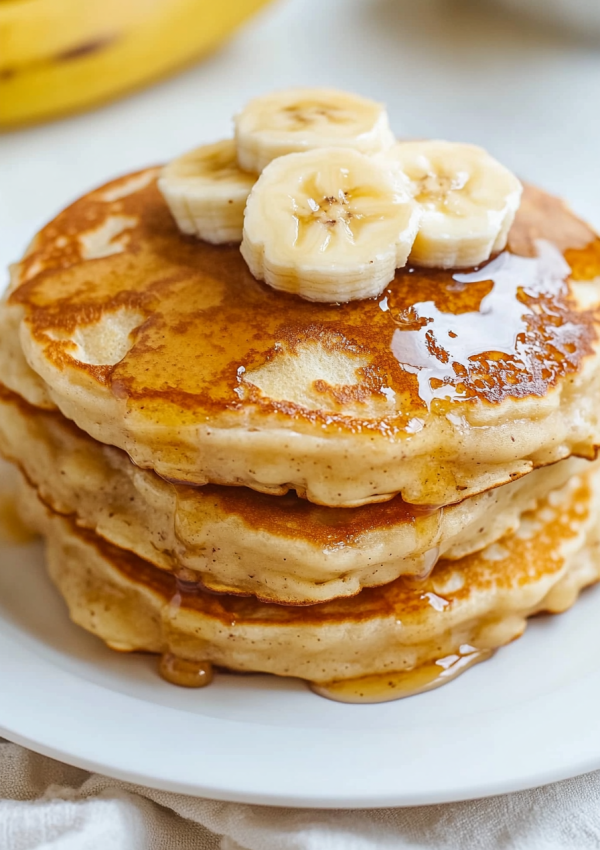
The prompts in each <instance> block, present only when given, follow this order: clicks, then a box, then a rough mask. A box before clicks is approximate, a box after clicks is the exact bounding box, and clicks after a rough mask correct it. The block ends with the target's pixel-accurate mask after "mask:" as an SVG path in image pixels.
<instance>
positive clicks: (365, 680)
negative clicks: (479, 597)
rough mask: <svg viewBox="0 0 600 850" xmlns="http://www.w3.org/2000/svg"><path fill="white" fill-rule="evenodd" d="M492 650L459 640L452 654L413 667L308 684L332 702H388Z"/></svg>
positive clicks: (426, 687)
mask: <svg viewBox="0 0 600 850" xmlns="http://www.w3.org/2000/svg"><path fill="white" fill-rule="evenodd" d="M493 654H494V653H493V650H491V649H482V650H478V649H475V647H474V646H469V645H468V644H463V645H462V646H460V647H459V648H458V650H457V651H456V652H455V653H453V654H452V655H447V656H445V657H444V658H439V659H438V660H437V661H432V662H431V663H429V664H423V665H422V666H420V667H415V669H414V670H403V671H401V672H399V673H394V672H392V673H382V674H379V675H377V676H364V677H362V678H360V679H345V680H342V681H338V682H327V683H326V684H317V683H314V682H313V683H312V684H311V686H310V688H311V690H312V691H314V692H315V693H316V694H319V696H322V697H326V698H327V699H331V700H333V701H334V702H349V703H364V704H368V703H379V702H391V701H393V700H397V699H403V698H404V697H412V696H416V695H417V694H423V693H425V692H426V691H432V690H433V689H434V688H439V687H441V685H446V684H447V683H448V682H451V681H452V679H456V677H457V676H460V674H461V673H464V672H465V671H466V670H468V669H469V668H470V667H473V666H474V665H475V664H479V662H480V661H486V660H487V659H488V658H491V656H492V655H493Z"/></svg>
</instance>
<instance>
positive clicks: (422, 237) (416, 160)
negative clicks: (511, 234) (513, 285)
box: [377, 141, 523, 269]
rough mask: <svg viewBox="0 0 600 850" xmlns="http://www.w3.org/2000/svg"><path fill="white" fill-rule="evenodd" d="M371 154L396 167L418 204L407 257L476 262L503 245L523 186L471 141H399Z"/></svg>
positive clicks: (419, 261)
mask: <svg viewBox="0 0 600 850" xmlns="http://www.w3.org/2000/svg"><path fill="white" fill-rule="evenodd" d="M377 159H379V160H381V161H384V162H387V163H392V164H394V165H395V166H396V167H399V168H400V169H401V170H402V172H403V173H404V174H406V176H407V177H408V178H409V180H410V184H411V193H412V195H413V197H414V198H415V200H416V201H417V203H418V204H419V206H420V207H421V209H422V215H421V223H420V226H419V232H418V234H417V238H416V239H415V244H414V245H413V249H412V252H411V255H410V262H411V263H415V265H419V266H430V267H431V266H434V267H437V268H443V269H447V268H461V267H468V266H476V265H479V263H482V262H484V261H485V260H487V259H488V258H489V257H490V255H491V254H493V253H495V252H497V251H501V250H503V249H504V248H505V246H506V240H507V238H508V231H509V230H510V226H511V225H512V223H513V220H514V217H515V213H516V211H517V209H518V207H519V204H520V201H521V192H522V190H523V187H522V186H521V184H520V182H519V181H518V180H517V178H516V177H515V175H514V174H513V173H512V172H511V171H509V170H508V169H507V168H505V167H504V166H503V165H501V164H500V163H499V162H498V161H497V160H495V159H494V158H493V157H492V156H490V154H489V153H487V151H485V150H483V148H479V147H477V146H476V145H464V144H456V143H454V142H439V141H431V142H427V141H425V142H401V143H399V144H396V145H395V146H394V147H393V148H391V149H390V150H389V151H387V152H385V153H383V154H381V155H380V156H379V157H377Z"/></svg>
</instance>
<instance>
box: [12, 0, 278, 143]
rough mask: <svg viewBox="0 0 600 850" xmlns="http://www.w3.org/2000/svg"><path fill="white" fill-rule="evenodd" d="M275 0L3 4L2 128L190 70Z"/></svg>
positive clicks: (25, 0) (33, 0)
mask: <svg viewBox="0 0 600 850" xmlns="http://www.w3.org/2000/svg"><path fill="white" fill-rule="evenodd" d="M266 2H268V0H1V1H0V128H2V129H7V128H10V127H12V126H15V125H18V124H24V123H29V122H33V121H41V120H44V119H47V118H51V117H53V116H57V115H61V114H65V113H68V112H72V111H77V110H81V109H86V108H89V107H91V106H94V105H96V104H98V103H101V102H102V101H106V100H109V99H110V98H113V97H116V96H118V95H120V94H124V93H125V92H127V91H130V90H132V89H135V88H138V87H140V86H142V85H144V84H146V83H148V82H151V81H152V80H156V79H158V78H160V77H162V76H165V75H166V74H169V73H170V72H173V71H175V70H177V69H178V68H181V67H183V66H185V65H186V64H189V63H191V62H192V61H194V60H195V59H197V58H198V57H199V56H201V55H202V54H203V53H206V52H208V51H209V50H211V49H213V48H214V47H216V46H217V45H218V43H219V42H220V41H222V40H223V39H225V38H226V37H227V35H229V33H230V32H231V31H232V30H233V29H235V27H236V26H237V25H238V24H240V23H241V22H242V21H243V20H244V19H245V18H247V17H248V16H250V15H251V14H252V13H253V12H255V11H256V10H257V9H258V8H259V7H261V6H263V5H265V3H266Z"/></svg>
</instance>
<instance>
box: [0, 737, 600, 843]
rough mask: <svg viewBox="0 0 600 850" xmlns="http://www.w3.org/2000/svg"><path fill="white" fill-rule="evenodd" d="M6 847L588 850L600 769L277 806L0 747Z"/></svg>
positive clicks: (598, 813) (595, 824)
mask: <svg viewBox="0 0 600 850" xmlns="http://www.w3.org/2000/svg"><path fill="white" fill-rule="evenodd" d="M0 848H1V850H379V848H381V850H392V848H394V850H402V848H410V850H429V848H435V850H437V848H444V850H500V848H502V850H508V848H515V850H563V848H564V850H588V848H600V771H599V772H597V773H589V774H586V775H585V776H581V777H579V778H578V779H570V780H567V781H565V782H559V783H556V784H554V785H549V786H547V787H545V788H537V789H535V790H533V791H524V792H520V793H517V794H508V795H506V796H504V797H493V798H490V799H487V800H476V801H473V802H468V803H454V804H449V805H443V806H423V807H421V808H410V809H377V810H375V809H371V810H366V811H325V810H307V809H296V810H294V809H278V808H272V807H267V806H245V805H239V804H236V803H217V802H214V801H211V800H201V799H195V798H193V797H186V796H183V795H180V794H169V793H166V792H163V791H153V790H151V789H149V788H141V787H139V786H136V785H131V784H128V783H126V782H118V781H116V780H114V779H109V778H107V777H105V776H98V775H95V774H90V773H87V772H86V771H84V770H79V769H78V768H74V767H68V766H67V765H64V764H61V763H60V762H57V761H54V760H53V759H49V758H45V757H44V756H39V755H36V754H34V753H31V752H29V751H28V750H25V749H23V748H22V747H18V746H16V745H15V744H10V743H8V742H2V741H1V739H0Z"/></svg>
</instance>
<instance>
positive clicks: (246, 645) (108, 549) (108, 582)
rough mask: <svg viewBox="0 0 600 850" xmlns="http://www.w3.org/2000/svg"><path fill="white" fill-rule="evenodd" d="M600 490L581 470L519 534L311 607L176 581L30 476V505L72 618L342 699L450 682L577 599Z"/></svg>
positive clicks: (141, 643) (144, 645) (136, 641)
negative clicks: (424, 573) (46, 501)
mask: <svg viewBox="0 0 600 850" xmlns="http://www.w3.org/2000/svg"><path fill="white" fill-rule="evenodd" d="M599 493H600V476H599V473H598V472H597V471H596V472H593V473H589V474H588V475H587V476H582V477H575V478H574V479H572V480H571V482H569V484H567V485H566V486H565V487H564V488H562V489H561V490H559V491H554V492H553V493H551V494H549V496H548V498H547V499H546V500H545V501H544V502H543V503H542V504H541V505H540V506H539V507H538V508H537V509H536V510H535V511H534V512H531V513H530V514H529V515H528V516H527V517H526V519H525V521H524V522H523V523H522V525H521V528H520V530H519V532H518V533H517V534H514V535H509V536H506V537H504V538H502V540H501V541H500V542H498V543H494V544H492V545H491V546H490V547H488V548H486V549H485V550H483V551H482V552H480V553H477V554H474V555H470V556H468V557H466V558H464V559H463V560H461V561H458V562H452V561H441V562H440V563H439V564H438V566H437V567H436V569H435V571H434V573H433V574H432V576H431V577H430V578H429V579H427V580H426V581H424V582H418V583H414V582H410V583H408V584H407V580H406V579H398V580H397V581H396V582H393V583H391V584H389V585H387V586H385V587H382V588H375V589H367V590H364V591H363V592H362V593H360V594H359V595H358V596H356V597H354V598H352V599H344V600H337V601H334V602H328V603H325V604H323V605H314V606H309V607H289V606H281V605H268V604H264V603H261V602H257V601H256V600H253V599H243V598H239V597H233V596H219V595H214V594H208V593H206V592H204V591H203V590H202V589H201V588H199V587H198V586H195V585H194V584H193V583H191V582H181V581H179V582H178V581H177V580H176V578H175V577H174V576H173V575H172V574H170V573H167V572H165V571H163V570H159V569H156V567H153V566H152V565H150V564H149V563H147V562H145V561H143V560H141V559H139V558H137V557H136V556H134V555H132V554H128V553H126V552H124V551H123V550H121V549H119V548H117V547H114V546H112V545H110V544H108V543H106V542H104V541H102V540H101V539H100V538H99V537H98V536H96V535H94V534H93V533H92V532H89V531H86V530H83V529H80V528H77V526H76V525H75V524H74V523H73V522H72V521H71V520H69V519H68V518H64V517H61V516H59V515H57V514H55V513H53V512H52V511H50V510H49V509H47V508H46V507H44V506H43V504H42V503H41V502H40V500H39V499H38V498H37V496H36V494H35V491H34V490H33V489H32V488H29V487H27V486H26V487H25V489H24V493H23V496H24V502H23V513H24V517H25V519H26V520H27V521H28V522H30V523H32V524H33V525H34V526H35V527H36V528H38V529H39V530H40V531H41V532H42V533H43V534H44V535H45V536H46V539H47V550H48V568H49V571H50V575H51V577H52V580H53V581H54V583H55V584H56V586H57V587H58V589H59V591H60V593H61V594H62V595H63V597H64V598H65V600H66V603H67V605H68V608H69V611H70V614H71V617H72V619H73V620H74V621H75V622H76V623H78V624H79V625H80V626H82V627H83V628H85V629H87V630H88V631H90V632H92V633H93V634H95V635H98V636H99V637H100V638H102V639H103V640H104V641H105V642H106V643H107V644H108V645H109V646H110V647H112V648H113V649H117V650H120V651H135V650H143V651H148V652H152V653H160V654H162V655H163V659H164V661H163V665H162V669H163V670H166V671H167V673H169V672H172V671H173V670H175V671H176V670H177V661H178V660H179V662H180V663H181V664H182V665H184V672H185V673H186V676H189V675H190V669H191V668H193V667H194V665H195V666H196V669H197V670H198V671H200V672H201V673H202V676H201V677H200V678H204V680H206V679H207V678H208V674H209V671H210V665H211V664H216V665H218V666H222V667H225V668H227V669H229V670H234V671H243V672H252V671H255V672H265V673H273V674H276V675H278V676H298V677H300V678H303V679H306V680H308V681H311V682H312V683H313V684H314V686H316V687H317V688H318V689H319V690H320V692H322V693H325V694H327V695H330V696H334V697H335V698H342V699H356V698H361V694H362V695H363V698H365V697H366V698H375V696H376V698H377V699H385V698H390V697H392V698H393V697H397V696H398V695H401V694H403V693H408V692H410V689H411V687H412V689H413V690H415V687H414V683H415V681H416V682H417V685H418V687H416V689H417V690H422V689H424V688H425V689H426V688H428V687H432V686H434V685H436V684H443V683H444V681H447V680H448V679H449V678H451V676H452V675H453V674H455V673H457V672H459V671H461V670H462V669H464V668H465V667H467V666H469V665H470V664H472V663H474V662H475V661H477V660H481V659H483V658H485V657H487V656H489V654H490V653H491V652H492V651H493V650H494V649H496V648H497V647H499V646H501V645H503V644H505V643H507V642H508V641H511V640H513V639H514V638H516V637H518V636H519V635H520V634H521V633H522V632H523V630H524V629H525V626H526V618H527V617H529V616H530V615H532V614H534V613H536V612H539V611H550V612H559V611H563V610H565V609H566V608H568V607H569V606H570V605H571V604H572V603H573V602H574V601H575V599H576V598H577V596H578V594H579V592H580V590H581V589H582V588H583V587H585V586H586V585H589V584H591V583H593V582H595V581H597V580H598V577H599V575H600V558H599V557H598V554H599V553H598V545H599V543H598V535H599V530H598V508H599ZM364 677H370V678H368V679H366V680H365V678H364ZM374 677H375V678H374ZM376 677H380V678H376ZM381 677H383V678H381ZM407 680H408V683H407ZM186 681H189V678H188V679H187V680H186ZM374 682H376V683H378V687H379V690H378V689H377V687H374ZM411 682H412V683H413V685H412V686H411V684H410V683H411ZM390 683H391V684H390Z"/></svg>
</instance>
